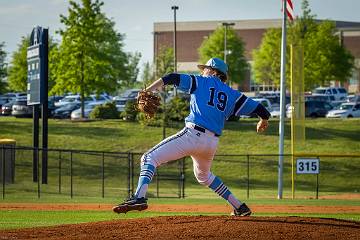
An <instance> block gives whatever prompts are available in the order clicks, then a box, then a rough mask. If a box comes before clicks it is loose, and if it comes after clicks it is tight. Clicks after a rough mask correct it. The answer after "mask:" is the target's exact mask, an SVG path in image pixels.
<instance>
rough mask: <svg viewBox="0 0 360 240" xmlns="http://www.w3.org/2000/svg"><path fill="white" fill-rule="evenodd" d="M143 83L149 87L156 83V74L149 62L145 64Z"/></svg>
mask: <svg viewBox="0 0 360 240" xmlns="http://www.w3.org/2000/svg"><path fill="white" fill-rule="evenodd" d="M141 81H142V82H143V84H144V85H146V86H149V85H150V84H151V83H152V82H153V81H154V73H153V71H152V67H151V65H150V63H149V62H146V63H145V64H144V69H143V73H142V76H141Z"/></svg>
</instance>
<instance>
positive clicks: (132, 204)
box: [113, 196, 148, 213]
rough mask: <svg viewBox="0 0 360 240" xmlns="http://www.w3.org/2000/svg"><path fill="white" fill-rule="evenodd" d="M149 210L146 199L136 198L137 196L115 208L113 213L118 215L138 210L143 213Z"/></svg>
mask: <svg viewBox="0 0 360 240" xmlns="http://www.w3.org/2000/svg"><path fill="white" fill-rule="evenodd" d="M147 208H148V205H147V199H146V198H136V197H135V196H132V197H130V198H129V199H127V200H125V201H124V202H123V203H120V204H119V205H117V206H114V207H113V211H114V212H116V213H127V212H129V211H133V210H138V211H143V210H145V209H147Z"/></svg>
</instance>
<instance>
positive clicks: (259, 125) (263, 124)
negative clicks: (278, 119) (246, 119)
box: [256, 119, 269, 133]
mask: <svg viewBox="0 0 360 240" xmlns="http://www.w3.org/2000/svg"><path fill="white" fill-rule="evenodd" d="M268 126H269V123H268V120H266V119H260V121H259V122H258V123H257V125H256V132H258V133H259V132H263V131H265V129H266V128H267V127H268Z"/></svg>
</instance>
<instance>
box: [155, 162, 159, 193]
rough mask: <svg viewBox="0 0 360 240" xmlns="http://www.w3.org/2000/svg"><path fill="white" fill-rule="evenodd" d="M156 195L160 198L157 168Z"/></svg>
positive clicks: (157, 171)
mask: <svg viewBox="0 0 360 240" xmlns="http://www.w3.org/2000/svg"><path fill="white" fill-rule="evenodd" d="M155 177H156V197H157V198H159V170H158V169H156V174H155Z"/></svg>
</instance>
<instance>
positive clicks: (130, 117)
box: [120, 99, 139, 121]
mask: <svg viewBox="0 0 360 240" xmlns="http://www.w3.org/2000/svg"><path fill="white" fill-rule="evenodd" d="M138 113H139V110H138V109H137V107H136V99H133V100H128V101H127V102H126V104H125V107H124V111H123V112H122V113H121V114H120V116H121V118H122V119H124V120H126V121H135V120H136V115H137V114H138Z"/></svg>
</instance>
